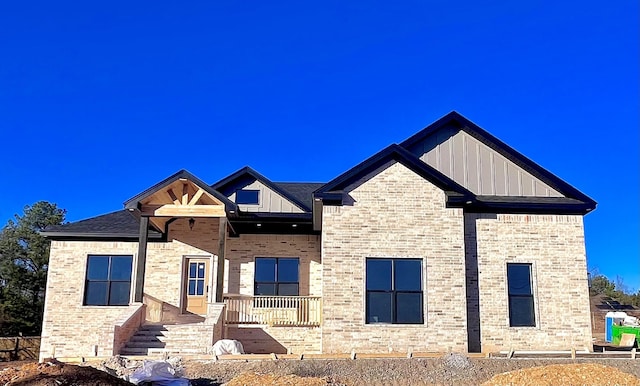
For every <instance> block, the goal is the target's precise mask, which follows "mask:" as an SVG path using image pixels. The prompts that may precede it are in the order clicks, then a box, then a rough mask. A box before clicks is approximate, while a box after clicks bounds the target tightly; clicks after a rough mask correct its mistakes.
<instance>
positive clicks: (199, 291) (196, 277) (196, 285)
mask: <svg viewBox="0 0 640 386" xmlns="http://www.w3.org/2000/svg"><path fill="white" fill-rule="evenodd" d="M188 280H189V288H188V291H187V294H188V295H189V296H202V295H204V289H205V263H203V262H202V261H199V262H198V261H191V262H189V279H188Z"/></svg>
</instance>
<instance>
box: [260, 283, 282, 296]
mask: <svg viewBox="0 0 640 386" xmlns="http://www.w3.org/2000/svg"><path fill="white" fill-rule="evenodd" d="M255 295H256V296H269V295H277V293H276V284H275V283H269V284H265V283H257V284H256V288H255Z"/></svg>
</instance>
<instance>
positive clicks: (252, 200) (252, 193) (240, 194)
mask: <svg viewBox="0 0 640 386" xmlns="http://www.w3.org/2000/svg"><path fill="white" fill-rule="evenodd" d="M259 203H260V191H259V190H242V189H238V190H236V204H246V205H258V204H259Z"/></svg>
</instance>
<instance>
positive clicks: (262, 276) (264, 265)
mask: <svg viewBox="0 0 640 386" xmlns="http://www.w3.org/2000/svg"><path fill="white" fill-rule="evenodd" d="M255 279H256V281H270V282H275V281H276V259H272V258H265V257H260V258H257V259H256V273H255Z"/></svg>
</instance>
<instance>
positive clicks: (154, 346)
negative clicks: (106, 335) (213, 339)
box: [120, 323, 213, 356]
mask: <svg viewBox="0 0 640 386" xmlns="http://www.w3.org/2000/svg"><path fill="white" fill-rule="evenodd" d="M211 334H213V331H212V326H208V325H205V324H203V323H188V324H146V325H143V326H141V327H140V329H139V330H138V331H137V332H136V333H135V334H134V335H133V336H132V337H131V339H129V341H128V342H127V343H126V344H125V346H124V347H123V348H122V349H121V350H120V355H130V356H132V355H151V354H158V353H164V352H167V353H171V354H204V353H206V352H207V350H208V349H209V347H207V343H206V342H208V341H209V339H207V338H208V337H209V335H211Z"/></svg>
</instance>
